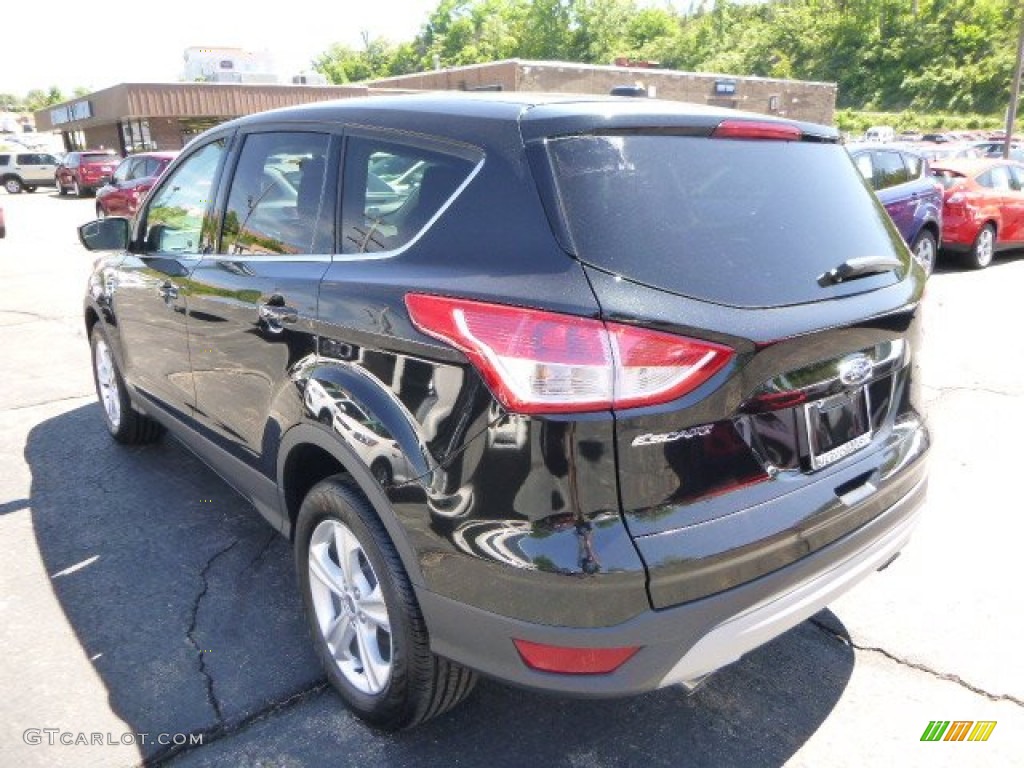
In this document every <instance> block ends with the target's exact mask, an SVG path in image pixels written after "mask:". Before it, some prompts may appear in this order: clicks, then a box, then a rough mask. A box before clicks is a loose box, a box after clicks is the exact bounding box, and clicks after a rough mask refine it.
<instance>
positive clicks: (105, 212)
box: [96, 152, 178, 218]
mask: <svg viewBox="0 0 1024 768" xmlns="http://www.w3.org/2000/svg"><path fill="white" fill-rule="evenodd" d="M177 156H178V153H177V152H140V153H139V154H137V155H132V156H131V157H126V158H125V159H124V160H122V161H121V164H120V165H119V166H117V170H115V171H114V175H113V177H112V178H111V179H110V182H109V183H108V184H107V185H106V186H104V187H101V188H100V189H99V190H98V191H97V192H96V215H97V216H99V217H100V218H103V217H104V216H125V217H128V218H131V217H132V216H134V215H135V211H136V210H138V207H139V203H141V202H142V200H143V199H145V197H146V193H147V192H149V190H150V188H151V187H152V186H153V185H154V184H155V183H156V180H157V179H159V178H160V174H162V173H163V172H164V169H165V168H167V166H168V165H170V163H171V160H173V159H174V158H176V157H177Z"/></svg>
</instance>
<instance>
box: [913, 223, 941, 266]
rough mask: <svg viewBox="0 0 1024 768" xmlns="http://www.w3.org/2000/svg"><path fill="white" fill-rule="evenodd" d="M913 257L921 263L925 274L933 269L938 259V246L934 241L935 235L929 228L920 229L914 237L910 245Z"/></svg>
mask: <svg viewBox="0 0 1024 768" xmlns="http://www.w3.org/2000/svg"><path fill="white" fill-rule="evenodd" d="M910 250H911V252H912V253H913V254H914V258H915V259H917V263H918V264H920V265H921V268H922V269H923V270H924V273H925V275H926V276H927V275H930V274H931V273H932V272H934V271H935V261H936V259H938V255H939V247H938V243H937V242H936V241H935V235H933V234H932V232H931V230H929V229H922V230H921V231H920V232H918V233H917V237H916V238H914V244H913V245H912V246H910Z"/></svg>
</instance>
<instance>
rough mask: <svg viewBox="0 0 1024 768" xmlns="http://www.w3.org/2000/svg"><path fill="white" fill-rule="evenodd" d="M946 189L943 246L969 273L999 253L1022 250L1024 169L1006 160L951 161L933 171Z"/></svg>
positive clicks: (935, 166) (1023, 244)
mask: <svg viewBox="0 0 1024 768" xmlns="http://www.w3.org/2000/svg"><path fill="white" fill-rule="evenodd" d="M932 174H934V176H935V177H936V178H937V179H938V180H939V181H940V182H942V184H943V186H944V187H945V193H944V194H945V199H944V201H943V221H944V222H945V225H946V230H945V237H944V240H943V244H942V245H943V247H944V248H945V249H947V250H949V251H952V252H954V253H957V254H959V255H960V258H961V261H962V262H963V264H964V265H965V266H967V267H970V268H971V269H984V268H985V267H987V266H988V265H989V264H991V263H992V259H993V258H994V257H995V255H996V253H997V252H999V251H1005V250H1008V249H1010V248H1024V165H1021V164H1020V163H1014V162H1012V161H1006V160H947V161H943V162H942V163H941V164H936V165H934V166H933V167H932Z"/></svg>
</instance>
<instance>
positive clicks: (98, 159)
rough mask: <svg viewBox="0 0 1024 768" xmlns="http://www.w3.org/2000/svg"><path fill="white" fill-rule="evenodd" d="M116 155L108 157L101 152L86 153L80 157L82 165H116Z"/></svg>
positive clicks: (108, 155)
mask: <svg viewBox="0 0 1024 768" xmlns="http://www.w3.org/2000/svg"><path fill="white" fill-rule="evenodd" d="M117 161H118V158H117V155H110V154H106V153H103V152H87V153H85V154H83V155H82V162H83V163H116V162H117Z"/></svg>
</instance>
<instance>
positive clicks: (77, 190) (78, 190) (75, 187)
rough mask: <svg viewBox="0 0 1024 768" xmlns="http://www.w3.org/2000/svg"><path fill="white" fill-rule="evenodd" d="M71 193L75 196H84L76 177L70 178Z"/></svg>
mask: <svg viewBox="0 0 1024 768" xmlns="http://www.w3.org/2000/svg"><path fill="white" fill-rule="evenodd" d="M71 194H72V195H74V196H75V197H85V194H84V193H83V192H82V188H81V187H80V186H78V179H72V180H71Z"/></svg>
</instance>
